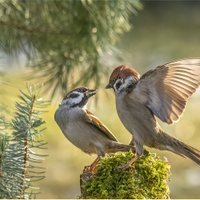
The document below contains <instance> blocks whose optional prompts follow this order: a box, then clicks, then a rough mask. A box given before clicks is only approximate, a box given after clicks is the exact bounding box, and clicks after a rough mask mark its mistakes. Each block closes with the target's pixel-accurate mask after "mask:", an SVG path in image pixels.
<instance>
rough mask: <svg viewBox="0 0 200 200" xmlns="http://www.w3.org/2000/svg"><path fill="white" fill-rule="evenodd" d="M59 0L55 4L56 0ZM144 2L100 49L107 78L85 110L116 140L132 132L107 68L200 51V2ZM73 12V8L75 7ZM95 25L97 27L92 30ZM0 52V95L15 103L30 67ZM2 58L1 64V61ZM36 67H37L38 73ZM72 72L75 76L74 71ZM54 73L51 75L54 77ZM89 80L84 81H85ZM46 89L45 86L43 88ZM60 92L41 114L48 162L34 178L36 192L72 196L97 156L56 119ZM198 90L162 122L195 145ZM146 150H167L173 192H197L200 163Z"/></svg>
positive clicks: (149, 64) (143, 65) (199, 143)
mask: <svg viewBox="0 0 200 200" xmlns="http://www.w3.org/2000/svg"><path fill="white" fill-rule="evenodd" d="M57 3H58V4H59V2H57ZM66 3H67V2H66ZM99 3H101V2H99ZM142 4H143V6H144V7H143V9H142V10H140V11H139V12H138V15H137V17H135V16H132V17H131V19H130V23H131V25H132V27H133V28H132V29H131V30H130V31H129V32H127V33H124V34H123V35H121V36H120V40H119V39H118V42H117V43H116V44H115V49H114V50H113V51H105V52H103V53H102V54H101V57H100V59H101V63H104V64H105V66H106V67H107V68H106V69H107V70H108V75H107V79H106V78H105V77H101V76H100V79H101V85H100V88H99V89H98V93H97V99H95V98H93V99H91V100H90V102H89V104H88V108H89V110H90V111H91V112H93V113H94V114H95V115H96V116H98V117H99V118H100V119H101V120H102V121H103V122H104V124H105V125H106V126H108V127H109V129H110V130H111V131H112V132H113V133H114V134H115V135H116V137H117V138H118V139H119V141H121V142H123V143H126V144H127V143H128V142H129V140H130V138H131V135H130V133H128V131H126V129H125V128H124V127H123V125H122V124H121V122H120V120H119V118H118V116H117V113H116V109H115V99H114V92H113V91H105V90H104V87H105V86H106V84H107V82H108V78H109V73H111V72H112V70H113V69H114V68H115V67H117V66H119V65H122V64H126V65H129V66H130V67H133V68H134V69H136V71H138V72H139V73H140V74H143V73H144V72H146V71H147V70H150V69H152V68H155V67H156V66H158V65H160V64H164V63H166V62H169V61H172V60H176V59H181V58H188V57H200V2H197V1H196V2H189V1H178V2H172V1H164V2H163V1H161V2H159V1H155V2H153V1H145V2H142ZM71 12H72V13H73V7H72V8H71ZM69 15H70V13H69ZM119 15H120V13H119ZM77 16H78V15H77ZM119 19H120V18H119ZM65 20H68V19H65ZM38 23H39V22H38ZM52 23H53V22H52ZM119 23H120V21H119ZM0 24H1V23H0ZM93 31H94V32H95V30H93ZM125 31H128V30H125ZM47 36H48V35H47ZM57 37H59V36H57ZM56 39H57V38H56V37H55V38H54V40H55V41H56ZM1 42H2V41H1ZM62 48H64V47H62ZM119 50H120V51H119ZM1 52H2V53H1V56H0V59H1V65H0V66H1V67H2V69H3V72H4V73H5V74H4V75H3V76H2V77H3V78H2V81H4V82H5V83H6V85H7V86H6V89H5V84H3V82H2V83H1V85H0V101H1V102H3V103H6V105H7V106H8V107H10V108H13V104H14V101H15V100H16V98H14V96H16V95H17V94H18V89H23V88H25V82H26V81H27V79H29V77H30V74H29V71H30V69H28V70H27V69H26V70H25V68H24V67H23V65H25V61H24V60H25V56H24V55H23V54H19V55H20V58H18V63H16V57H19V55H17V56H14V55H12V54H10V55H9V56H8V55H7V54H8V52H6V53H5V51H4V49H2V50H1ZM2 61H3V62H4V65H2ZM5 66H6V67H5ZM8 66H11V67H8ZM22 71H23V73H22ZM24 72H25V73H24ZM42 72H43V71H41V73H42ZM75 72H76V70H75ZM39 73H40V70H39V69H38V71H37V74H39ZM102 73H103V72H102ZM74 76H75V77H76V76H77V75H76V73H75V75H74ZM56 78H57V77H56V76H55V77H54V79H56ZM38 82H39V83H42V82H43V79H42V78H41V77H40V76H36V77H34V79H32V78H31V81H30V83H38ZM80 84H83V83H80ZM52 85H53V84H52ZM93 85H94V84H93ZM93 85H92V84H91V83H88V82H86V85H85V86H93ZM44 92H45V91H44ZM64 92H65V91H64ZM64 92H62V93H64ZM66 92H67V91H66ZM47 93H48V90H46V94H47ZM62 93H61V92H60V93H57V94H56V95H55V96H54V98H53V100H52V104H51V106H49V107H48V111H49V112H48V113H47V114H45V115H44V119H45V121H46V127H47V129H46V130H45V132H44V138H45V140H46V141H47V142H48V150H46V153H47V154H49V157H48V158H46V160H45V162H44V165H45V167H46V168H47V170H46V179H44V180H43V181H41V182H40V183H38V184H39V185H40V188H41V195H39V196H38V197H39V198H48V199H50V198H62V199H64V198H76V197H77V196H78V195H80V186H79V178H80V174H81V173H82V170H83V168H84V166H86V165H89V164H91V163H92V162H93V160H94V159H95V156H89V155H87V154H85V153H83V152H81V150H79V149H77V148H76V147H75V146H73V145H72V144H71V143H70V142H69V141H68V140H67V139H66V138H65V137H64V135H63V134H62V132H61V131H60V129H59V128H58V126H57V124H56V123H55V121H54V112H55V110H56V109H57V107H58V105H59V103H60V101H61V100H62V98H63V94H62ZM199 94H200V90H199V89H198V90H197V92H196V93H195V94H194V95H193V96H192V98H190V99H189V102H188V105H187V108H186V111H185V112H184V115H183V116H182V117H181V119H180V121H179V122H178V123H176V124H175V125H173V126H168V125H166V124H164V123H162V122H160V124H161V126H162V128H163V129H164V130H165V131H166V132H168V133H170V134H171V135H173V136H175V137H177V138H179V139H180V140H181V141H183V142H186V143H187V144H190V145H192V146H193V147H196V148H197V149H200V133H199V131H200V115H199V113H200V95H199ZM43 98H44V99H49V95H45V93H44V95H43ZM116 125H117V126H116ZM150 152H156V153H157V155H160V156H165V157H166V158H167V159H168V161H169V162H170V164H171V166H172V175H171V181H170V182H169V185H170V189H171V194H172V198H190V199H194V198H200V190H199V188H200V167H199V166H198V165H197V164H195V163H194V162H192V161H190V160H189V159H184V158H182V157H179V156H177V155H175V154H173V153H170V152H161V151H156V150H154V149H150Z"/></svg>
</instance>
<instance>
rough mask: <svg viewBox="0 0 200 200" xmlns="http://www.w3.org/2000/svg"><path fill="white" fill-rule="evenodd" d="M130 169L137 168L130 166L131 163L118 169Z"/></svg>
mask: <svg viewBox="0 0 200 200" xmlns="http://www.w3.org/2000/svg"><path fill="white" fill-rule="evenodd" d="M128 168H133V169H134V168H135V166H133V165H129V163H127V164H125V165H121V166H119V167H117V169H122V170H125V169H128Z"/></svg>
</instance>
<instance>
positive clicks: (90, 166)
mask: <svg viewBox="0 0 200 200" xmlns="http://www.w3.org/2000/svg"><path fill="white" fill-rule="evenodd" d="M99 161H100V157H99V156H98V157H97V158H96V159H95V160H94V162H93V163H92V164H91V165H89V166H85V168H84V170H83V173H87V172H91V173H94V172H95V169H96V165H97V164H98V162H99Z"/></svg>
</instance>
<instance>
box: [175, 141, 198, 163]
mask: <svg viewBox="0 0 200 200" xmlns="http://www.w3.org/2000/svg"><path fill="white" fill-rule="evenodd" d="M175 140H176V139H175ZM173 148H174V149H175V153H177V154H179V155H181V156H183V157H184V156H186V157H188V158H189V159H191V160H193V161H194V162H196V163H197V164H198V165H200V151H199V150H198V149H195V148H194V147H191V146H190V145H187V144H185V143H183V142H181V141H179V140H176V145H173Z"/></svg>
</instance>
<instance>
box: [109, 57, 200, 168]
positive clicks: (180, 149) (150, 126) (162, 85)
mask: <svg viewBox="0 0 200 200" xmlns="http://www.w3.org/2000/svg"><path fill="white" fill-rule="evenodd" d="M199 85H200V58H196V59H192V58H190V59H183V60H178V61H175V62H169V63H167V64H164V65H161V66H158V67H157V68H155V69H153V70H150V71H148V72H146V73H145V74H144V75H142V76H141V77H140V75H139V74H138V73H137V72H136V71H135V70H134V69H132V68H130V67H127V66H125V65H122V66H119V67H117V68H116V69H114V71H113V72H112V74H111V76H110V80H109V83H108V85H107V86H106V88H113V89H114V92H115V96H116V108H117V113H118V115H119V118H120V120H121V121H122V123H123V124H124V126H125V127H126V129H127V130H128V131H129V132H130V133H131V134H132V140H131V142H130V144H135V146H136V157H135V158H133V159H132V160H131V161H130V162H129V163H128V164H127V165H125V166H124V168H127V167H129V166H131V164H132V163H133V162H134V161H135V160H136V159H137V158H138V157H139V156H141V155H142V154H143V151H144V150H143V146H144V145H146V146H148V147H152V148H156V149H160V150H168V151H171V152H174V153H176V154H178V155H181V156H186V157H188V158H190V159H191V160H193V161H194V162H196V163H197V164H199V165H200V151H199V150H197V149H195V148H193V147H191V146H189V145H187V144H185V143H183V142H181V141H179V140H178V139H176V138H174V137H172V136H170V135H169V134H167V133H165V132H164V131H163V130H162V129H161V128H160V126H159V124H158V122H157V121H156V118H155V116H157V117H158V118H159V119H161V120H162V121H163V122H166V123H167V124H172V123H174V122H177V121H178V120H179V118H180V117H181V115H182V114H183V111H184V110H185V106H186V103H187V100H188V98H189V97H190V96H191V95H192V94H193V93H194V92H195V91H196V89H197V88H198V87H199Z"/></svg>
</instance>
